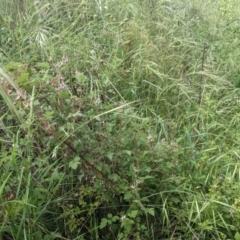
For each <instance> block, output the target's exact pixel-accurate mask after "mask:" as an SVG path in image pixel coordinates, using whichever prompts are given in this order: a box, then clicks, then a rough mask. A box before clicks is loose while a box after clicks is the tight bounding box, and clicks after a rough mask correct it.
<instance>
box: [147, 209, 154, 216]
mask: <svg viewBox="0 0 240 240" xmlns="http://www.w3.org/2000/svg"><path fill="white" fill-rule="evenodd" d="M146 211H147V213H149V214H150V215H152V216H155V212H154V208H147V209H146Z"/></svg>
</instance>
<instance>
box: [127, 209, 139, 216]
mask: <svg viewBox="0 0 240 240" xmlns="http://www.w3.org/2000/svg"><path fill="white" fill-rule="evenodd" d="M137 214H138V210H132V211H131V212H130V213H129V214H128V216H129V217H130V218H136V216H137Z"/></svg>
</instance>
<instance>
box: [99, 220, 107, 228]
mask: <svg viewBox="0 0 240 240" xmlns="http://www.w3.org/2000/svg"><path fill="white" fill-rule="evenodd" d="M107 224H108V220H107V219H106V218H103V219H102V221H101V223H100V226H99V227H100V229H103V228H105V227H106V226H107Z"/></svg>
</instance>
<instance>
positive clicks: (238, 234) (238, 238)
mask: <svg viewBox="0 0 240 240" xmlns="http://www.w3.org/2000/svg"><path fill="white" fill-rule="evenodd" d="M234 239H235V240H240V233H239V232H236V234H235V236H234Z"/></svg>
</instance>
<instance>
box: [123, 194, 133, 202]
mask: <svg viewBox="0 0 240 240" xmlns="http://www.w3.org/2000/svg"><path fill="white" fill-rule="evenodd" d="M132 196H133V195H132V193H131V192H126V193H125V194H124V200H129V199H131V198H132Z"/></svg>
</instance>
